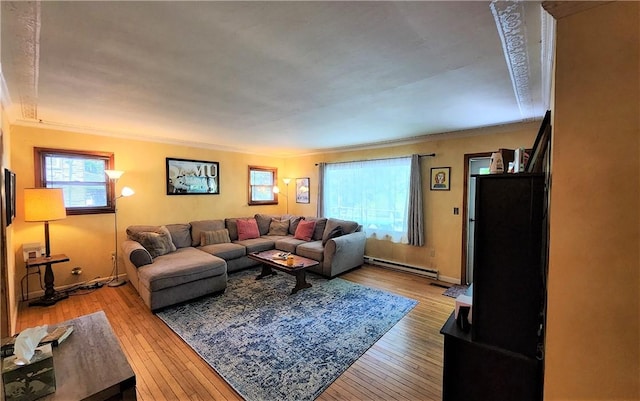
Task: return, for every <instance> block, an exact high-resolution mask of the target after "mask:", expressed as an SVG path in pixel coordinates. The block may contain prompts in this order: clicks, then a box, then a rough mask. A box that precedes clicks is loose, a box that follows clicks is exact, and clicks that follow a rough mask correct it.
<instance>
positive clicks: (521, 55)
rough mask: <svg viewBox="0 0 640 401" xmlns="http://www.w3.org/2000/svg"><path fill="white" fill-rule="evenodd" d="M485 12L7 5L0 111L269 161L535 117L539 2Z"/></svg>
mask: <svg viewBox="0 0 640 401" xmlns="http://www.w3.org/2000/svg"><path fill="white" fill-rule="evenodd" d="M493 8H494V10H493V12H492V7H491V3H490V2H486V1H472V2H456V1H450V2H333V1H330V2H323V1H315V2H206V1H200V2H179V1H173V2H169V1H167V2H146V1H145V2H131V1H127V2H114V1H109V2H58V1H47V2H42V3H39V2H8V1H2V10H1V12H2V15H1V17H2V52H1V56H2V59H1V63H2V64H1V68H2V75H3V77H4V80H5V81H6V83H5V85H6V88H3V89H5V92H6V89H7V88H8V94H9V96H10V100H8V101H7V100H5V103H6V107H7V110H8V112H9V116H10V119H11V120H12V123H16V124H42V125H44V126H48V127H58V128H64V129H66V130H73V131H75V130H78V131H80V132H89V133H100V134H106V135H115V136H127V137H137V138H147V139H153V140H160V141H166V142H176V141H177V142H180V143H184V144H195V145H198V146H205V147H212V148H218V149H225V150H232V151H242V152H271V153H273V154H277V155H292V154H301V153H306V152H314V151H320V150H328V149H334V148H342V147H357V146H361V145H363V144H370V143H375V142H388V141H396V140H405V139H412V138H413V139H415V137H419V136H422V135H427V134H434V133H442V132H450V131H457V130H464V129H470V128H476V127H482V126H490V125H498V124H505V123H511V122H518V121H530V120H531V119H534V118H540V117H541V116H542V115H543V114H544V111H545V110H546V108H547V107H548V100H547V98H548V96H547V95H545V93H547V92H545V91H548V79H547V78H545V77H543V75H544V74H545V71H546V70H547V68H548V66H543V60H545V56H544V54H542V55H541V51H542V50H543V49H544V46H542V45H541V41H543V39H544V38H543V36H542V32H544V29H541V24H542V23H541V14H542V10H541V7H540V3H539V2H528V3H514V2H509V1H501V2H498V3H496V4H495V5H494V6H493ZM494 17H495V18H494ZM496 20H498V21H499V22H502V24H498V25H497V24H496ZM503 44H504V45H505V47H507V48H509V49H510V50H511V51H510V52H507V53H506V55H507V57H505V53H504V52H503ZM544 63H547V64H548V63H550V60H546V61H544ZM5 94H6V93H5Z"/></svg>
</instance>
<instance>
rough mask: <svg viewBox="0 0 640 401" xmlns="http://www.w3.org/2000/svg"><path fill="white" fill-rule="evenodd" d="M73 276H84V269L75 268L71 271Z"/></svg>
mask: <svg viewBox="0 0 640 401" xmlns="http://www.w3.org/2000/svg"><path fill="white" fill-rule="evenodd" d="M71 274H72V275H74V276H79V275H81V274H82V268H80V267H74V268H73V269H71Z"/></svg>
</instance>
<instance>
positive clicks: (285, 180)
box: [282, 178, 291, 185]
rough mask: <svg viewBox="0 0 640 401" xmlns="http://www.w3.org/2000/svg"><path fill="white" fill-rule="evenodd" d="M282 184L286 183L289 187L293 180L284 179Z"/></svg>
mask: <svg viewBox="0 0 640 401" xmlns="http://www.w3.org/2000/svg"><path fill="white" fill-rule="evenodd" d="M282 182H284V183H285V185H289V183H290V182H291V178H283V179H282Z"/></svg>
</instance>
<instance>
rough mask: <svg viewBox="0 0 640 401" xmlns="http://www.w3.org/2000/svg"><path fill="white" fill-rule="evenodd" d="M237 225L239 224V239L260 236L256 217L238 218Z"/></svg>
mask: <svg viewBox="0 0 640 401" xmlns="http://www.w3.org/2000/svg"><path fill="white" fill-rule="evenodd" d="M236 225H237V226H238V240H240V241H242V240H245V239H251V238H260V231H258V222H257V221H256V219H246V220H244V219H238V220H236Z"/></svg>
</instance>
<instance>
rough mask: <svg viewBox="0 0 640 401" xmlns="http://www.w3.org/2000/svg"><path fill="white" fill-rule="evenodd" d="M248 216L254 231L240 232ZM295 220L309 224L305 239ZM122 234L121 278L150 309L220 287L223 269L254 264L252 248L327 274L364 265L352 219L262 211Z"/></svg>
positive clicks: (360, 237) (361, 241)
mask: <svg viewBox="0 0 640 401" xmlns="http://www.w3.org/2000/svg"><path fill="white" fill-rule="evenodd" d="M238 220H242V221H241V222H238ZM252 220H255V225H257V232H256V233H254V234H253V235H247V233H246V232H244V231H243V230H245V227H246V226H247V223H251V225H252V226H253V221H252ZM301 221H304V222H305V223H304V224H303V226H305V227H306V228H307V229H309V228H310V226H313V224H312V223H309V222H311V221H314V222H315V227H313V234H312V236H311V238H308V237H307V239H309V240H304V239H300V238H296V231H297V228H298V225H299V224H300V222H301ZM239 227H240V230H239ZM301 228H302V227H301ZM309 235H311V234H310V232H309ZM247 236H249V237H250V238H246V237H247ZM127 237H128V239H127V240H126V241H124V242H123V244H122V251H123V259H124V263H125V267H126V272H127V276H128V278H129V281H130V282H131V284H132V285H133V286H134V288H135V289H136V290H137V291H138V293H139V294H140V296H141V297H142V300H143V301H144V302H145V304H146V305H147V306H148V307H149V308H150V309H151V310H153V311H155V310H158V309H161V308H164V307H167V306H170V305H174V304H177V303H180V302H184V301H188V300H190V299H194V298H197V297H200V296H203V295H207V294H212V293H216V292H222V291H224V290H225V288H226V286H227V273H232V272H235V271H239V270H242V269H245V268H248V267H251V266H256V265H257V264H259V263H258V262H256V261H254V260H252V259H250V258H249V257H248V256H247V255H248V254H250V253H252V252H260V251H265V250H269V249H279V250H282V251H285V252H291V253H295V254H297V255H300V256H304V257H306V258H309V259H313V260H317V261H318V262H320V263H319V265H318V266H316V267H314V268H311V269H310V271H312V272H314V273H318V274H320V275H322V276H325V277H328V278H332V277H335V276H336V275H338V274H340V273H343V272H345V271H347V270H350V269H353V268H355V267H358V266H361V265H362V264H363V263H364V247H365V242H366V238H365V233H364V232H363V231H362V226H361V225H359V224H358V223H357V222H354V221H347V220H338V219H332V218H329V219H326V218H316V217H302V216H291V215H283V216H278V215H265V214H256V215H255V216H253V217H245V218H227V219H224V220H222V219H218V220H199V221H192V222H190V223H186V224H167V225H165V226H148V225H147V226H143V225H136V226H130V227H128V228H127ZM298 237H300V231H298Z"/></svg>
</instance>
